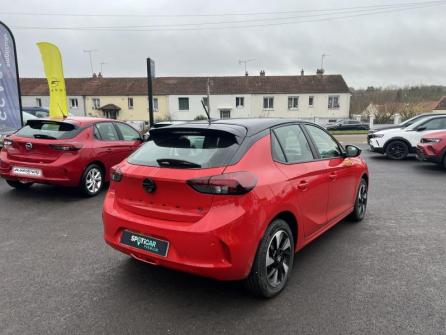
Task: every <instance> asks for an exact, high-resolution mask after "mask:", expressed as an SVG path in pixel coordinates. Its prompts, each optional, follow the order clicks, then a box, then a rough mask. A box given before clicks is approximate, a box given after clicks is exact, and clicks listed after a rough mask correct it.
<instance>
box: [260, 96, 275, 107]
mask: <svg viewBox="0 0 446 335" xmlns="http://www.w3.org/2000/svg"><path fill="white" fill-rule="evenodd" d="M273 108H274V98H273V97H264V98H263V109H273Z"/></svg>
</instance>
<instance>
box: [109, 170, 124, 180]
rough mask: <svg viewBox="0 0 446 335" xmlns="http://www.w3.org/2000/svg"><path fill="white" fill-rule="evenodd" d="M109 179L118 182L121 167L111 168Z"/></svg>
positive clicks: (120, 175) (120, 178)
mask: <svg viewBox="0 0 446 335" xmlns="http://www.w3.org/2000/svg"><path fill="white" fill-rule="evenodd" d="M110 179H111V180H112V181H116V182H119V181H121V180H122V172H121V169H120V168H119V167H116V168H112V169H111V176H110Z"/></svg>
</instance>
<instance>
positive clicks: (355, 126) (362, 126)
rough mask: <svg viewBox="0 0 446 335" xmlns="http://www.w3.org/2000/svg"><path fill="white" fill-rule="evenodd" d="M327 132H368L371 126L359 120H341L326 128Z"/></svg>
mask: <svg viewBox="0 0 446 335" xmlns="http://www.w3.org/2000/svg"><path fill="white" fill-rule="evenodd" d="M325 128H326V129H327V130H368V129H369V125H368V124H367V123H362V122H361V121H357V120H341V121H339V122H336V123H335V124H329V125H327V126H326V127H325Z"/></svg>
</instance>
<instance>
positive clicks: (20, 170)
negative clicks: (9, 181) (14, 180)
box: [12, 166, 42, 177]
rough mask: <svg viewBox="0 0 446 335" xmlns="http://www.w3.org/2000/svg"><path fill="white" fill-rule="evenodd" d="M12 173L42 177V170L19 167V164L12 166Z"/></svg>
mask: <svg viewBox="0 0 446 335" xmlns="http://www.w3.org/2000/svg"><path fill="white" fill-rule="evenodd" d="M12 174H15V175H17V176H27V177H42V170H40V169H32V168H27V167H21V166H13V167H12Z"/></svg>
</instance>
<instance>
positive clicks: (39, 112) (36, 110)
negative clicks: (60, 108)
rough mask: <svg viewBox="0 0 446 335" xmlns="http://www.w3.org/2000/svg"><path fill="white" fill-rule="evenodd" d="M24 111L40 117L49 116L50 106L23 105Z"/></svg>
mask: <svg viewBox="0 0 446 335" xmlns="http://www.w3.org/2000/svg"><path fill="white" fill-rule="evenodd" d="M22 111H24V112H27V113H29V114H32V115H34V116H35V117H38V118H47V117H49V116H50V111H49V110H48V108H44V107H22Z"/></svg>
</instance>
